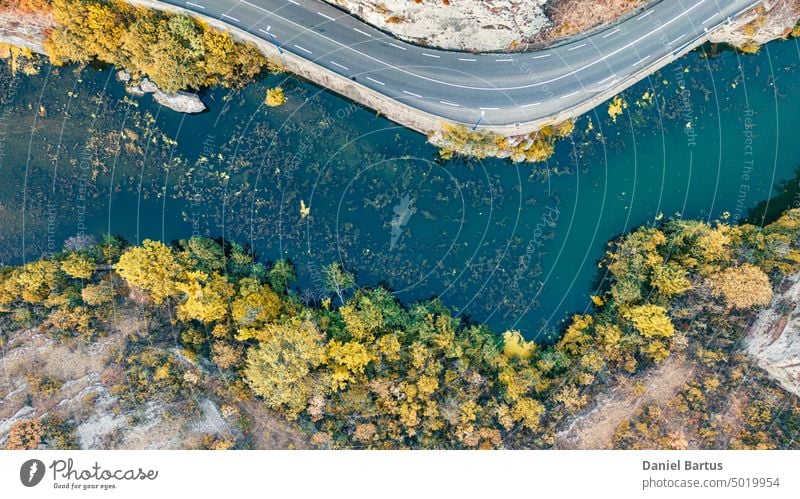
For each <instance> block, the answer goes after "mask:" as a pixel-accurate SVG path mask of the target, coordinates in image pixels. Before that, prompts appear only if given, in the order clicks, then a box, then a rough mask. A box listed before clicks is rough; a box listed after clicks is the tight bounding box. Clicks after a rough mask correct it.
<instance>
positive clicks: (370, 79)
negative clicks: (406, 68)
mask: <svg viewBox="0 0 800 499" xmlns="http://www.w3.org/2000/svg"><path fill="white" fill-rule="evenodd" d="M367 79H368V80H369V81H372V82H375V83H377V84H378V85H386V84H385V83H384V82H382V81H380V80H376V79H375V78H370V77H369V76H367Z"/></svg>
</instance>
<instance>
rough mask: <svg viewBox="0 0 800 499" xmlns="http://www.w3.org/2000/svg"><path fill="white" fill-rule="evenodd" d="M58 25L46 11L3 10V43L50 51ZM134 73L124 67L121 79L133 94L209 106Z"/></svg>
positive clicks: (177, 107)
mask: <svg viewBox="0 0 800 499" xmlns="http://www.w3.org/2000/svg"><path fill="white" fill-rule="evenodd" d="M54 26H55V24H54V21H53V19H52V18H51V17H50V16H47V15H44V14H35V13H28V12H19V11H3V12H0V44H6V45H13V46H15V47H20V48H23V49H26V50H30V51H31V52H34V53H37V54H42V55H46V52H45V48H44V41H45V39H46V37H47V33H48V32H49V31H50V30H51V29H52V28H53V27H54ZM130 80H131V76H130V73H129V72H127V71H125V70H120V71H119V72H118V73H117V81H119V82H122V83H125V84H126V91H127V92H128V93H130V94H131V95H138V96H144V95H146V94H152V95H153V99H154V100H155V101H156V102H158V103H159V104H161V105H162V106H164V107H166V108H169V109H172V110H173V111H177V112H179V113H187V114H196V113H200V112H203V111H205V110H206V109H207V107H206V105H205V104H203V101H202V100H201V99H200V96H199V95H197V94H194V93H191V92H175V93H165V92H162V91H161V90H160V89H159V88H158V87H157V86H156V85H155V84H154V83H152V82H151V81H149V80H148V79H147V78H145V79H143V80H142V81H140V82H136V83H131V81H130Z"/></svg>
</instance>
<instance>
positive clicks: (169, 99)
mask: <svg viewBox="0 0 800 499" xmlns="http://www.w3.org/2000/svg"><path fill="white" fill-rule="evenodd" d="M153 98H154V99H155V100H156V102H158V103H159V104H161V105H162V106H164V107H168V108H170V109H172V110H173V111H178V112H179V113H187V114H195V113H201V112H203V111H205V110H206V105H205V104H203V101H201V100H200V97H199V96H198V95H197V94H192V93H189V92H180V91H178V92H175V93H174V94H165V93H164V92H162V91H161V90H156V92H155V93H154V94H153Z"/></svg>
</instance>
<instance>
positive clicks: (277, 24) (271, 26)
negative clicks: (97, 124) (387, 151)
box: [163, 0, 761, 125]
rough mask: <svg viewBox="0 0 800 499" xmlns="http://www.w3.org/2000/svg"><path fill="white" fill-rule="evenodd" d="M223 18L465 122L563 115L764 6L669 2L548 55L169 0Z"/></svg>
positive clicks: (202, 0)
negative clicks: (441, 44)
mask: <svg viewBox="0 0 800 499" xmlns="http://www.w3.org/2000/svg"><path fill="white" fill-rule="evenodd" d="M163 3H166V4H171V5H174V6H177V7H181V8H184V9H188V10H191V11H194V12H197V13H198V14H202V15H204V16H208V17H212V18H216V19H218V20H220V21H222V22H224V23H226V24H228V25H231V26H234V27H236V28H239V29H241V30H244V31H247V32H249V33H251V34H252V35H255V36H258V37H259V38H262V39H264V40H266V41H268V42H271V43H273V44H275V45H278V46H279V47H280V48H281V50H282V51H289V52H292V53H294V54H295V55H297V56H300V57H303V58H305V59H308V60H309V61H312V62H314V63H315V64H318V65H320V66H323V67H325V68H326V69H328V70H330V71H333V72H335V73H338V74H340V75H342V76H344V77H346V78H350V79H352V80H355V81H357V82H358V83H360V84H362V85H364V86H367V87H369V88H371V89H372V90H375V91H377V92H379V93H381V94H383V95H385V96H387V97H389V98H391V99H395V100H397V101H400V102H402V103H404V104H406V105H408V106H411V107H414V108H417V109H419V110H422V111H425V112H428V113H431V114H433V115H436V116H439V117H441V118H443V119H446V120H449V121H454V122H460V123H465V124H478V123H481V124H486V125H512V124H516V123H526V122H531V121H536V120H540V119H543V118H548V117H551V116H555V115H557V114H559V113H560V112H562V111H564V110H566V109H570V108H572V107H575V106H578V105H579V104H582V103H584V102H586V101H588V100H590V99H592V98H593V97H596V96H597V95H598V94H600V93H604V92H606V91H608V90H609V89H610V88H612V87H615V86H619V85H620V82H623V81H628V80H630V79H631V78H641V77H643V76H644V75H646V74H648V73H649V72H650V71H649V70H650V69H651V68H653V67H655V66H656V65H657V63H659V62H663V61H664V59H666V58H670V57H674V56H676V55H678V54H679V53H681V52H683V51H684V50H686V49H688V48H690V47H694V46H696V45H699V44H701V43H702V42H703V40H704V37H705V35H706V34H707V33H708V32H710V31H713V30H714V29H715V28H716V27H719V26H721V25H722V24H723V23H726V22H730V19H732V18H734V17H736V15H738V14H739V13H741V12H742V11H744V10H747V9H749V8H751V7H753V6H755V5H757V4H759V3H761V0H757V1H754V0H662V1H661V2H657V3H655V4H652V5H651V6H650V7H649V8H647V9H646V10H644V11H642V12H640V13H638V14H636V15H634V16H630V17H627V18H626V19H624V20H622V21H620V22H618V23H616V24H614V25H612V26H609V27H606V28H605V29H602V30H597V31H593V32H591V33H590V34H587V35H585V36H583V37H576V38H575V39H572V40H570V41H569V42H568V43H564V44H561V45H558V46H554V47H551V48H548V49H544V50H540V51H536V52H526V53H514V54H489V53H487V54H472V53H465V52H451V51H444V50H436V49H428V48H424V47H419V46H416V45H411V44H408V43H405V42H402V41H400V40H398V39H396V38H393V37H391V36H390V35H388V34H386V33H385V32H383V31H380V30H377V29H375V28H372V27H370V26H369V25H367V24H364V23H363V22H361V21H360V20H358V19H356V18H354V17H353V16H350V15H348V14H346V13H344V12H342V11H341V10H339V9H337V8H335V7H332V6H330V5H328V4H326V3H324V2H321V1H319V0H249V1H245V0H192V1H184V0H168V1H165V2H163Z"/></svg>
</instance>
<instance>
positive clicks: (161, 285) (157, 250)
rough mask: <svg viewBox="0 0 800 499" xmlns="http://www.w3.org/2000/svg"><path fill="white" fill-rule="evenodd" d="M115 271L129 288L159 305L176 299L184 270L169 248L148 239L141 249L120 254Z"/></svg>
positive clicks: (133, 249) (137, 248) (139, 247)
mask: <svg viewBox="0 0 800 499" xmlns="http://www.w3.org/2000/svg"><path fill="white" fill-rule="evenodd" d="M114 270H116V271H117V273H118V274H119V275H120V277H122V278H123V279H125V281H126V282H127V283H128V284H129V285H131V286H136V287H137V288H140V289H143V290H144V291H147V292H148V293H149V295H150V297H151V298H152V299H153V302H154V303H155V304H157V305H158V304H161V303H164V300H166V299H167V298H169V297H176V296H177V295H178V293H179V289H178V278H179V276H180V274H181V273H182V272H183V267H182V266H181V264H180V263H179V261H178V258H177V256H176V255H175V253H174V252H173V251H172V250H171V249H170V248H169V247H168V246H166V245H164V244H163V243H161V242H158V241H151V240H149V239H147V240H145V241H144V242H143V243H142V245H141V246H137V247H133V248H130V249H128V250H127V251H126V252H125V253H123V254H122V255H121V256H120V258H119V261H118V262H117V264H116V265H114Z"/></svg>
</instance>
